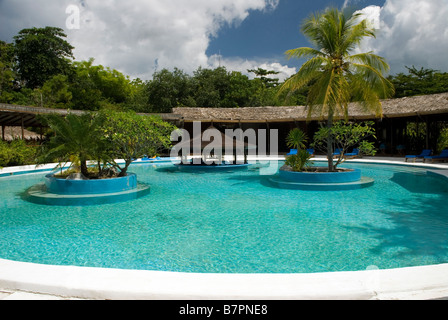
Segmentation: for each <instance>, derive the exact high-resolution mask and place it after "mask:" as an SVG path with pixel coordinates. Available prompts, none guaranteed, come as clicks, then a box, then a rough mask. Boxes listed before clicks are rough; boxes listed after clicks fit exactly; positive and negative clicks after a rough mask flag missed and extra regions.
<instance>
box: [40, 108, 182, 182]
mask: <svg viewBox="0 0 448 320" xmlns="http://www.w3.org/2000/svg"><path fill="white" fill-rule="evenodd" d="M44 119H46V121H47V123H48V125H49V127H50V129H51V131H52V132H53V136H52V137H51V138H50V139H49V141H48V142H47V143H46V144H44V146H43V148H42V150H41V153H40V156H39V158H38V162H39V163H40V164H44V163H51V162H59V165H60V166H61V167H63V164H64V163H67V162H72V167H73V168H74V169H75V170H76V171H77V172H80V173H82V175H83V176H84V177H85V178H94V179H96V178H100V179H101V178H104V177H105V175H104V174H103V173H104V171H105V169H106V168H110V167H112V168H114V169H116V171H118V172H119V173H118V176H119V177H124V176H126V175H127V170H128V168H129V166H130V165H131V164H132V162H133V161H134V160H135V159H138V158H141V157H143V156H146V155H151V156H156V155H158V153H159V152H161V151H162V150H163V149H167V148H169V147H170V146H171V141H170V136H171V132H172V131H174V130H175V129H176V128H175V127H174V126H173V125H171V124H169V123H167V122H164V121H162V119H160V118H158V117H145V116H139V115H137V114H136V113H133V112H115V111H101V112H100V113H97V114H89V113H86V114H83V115H81V116H78V115H73V114H70V115H68V116H66V117H61V116H60V115H49V116H45V117H44ZM116 159H123V160H124V161H125V164H124V166H122V165H120V164H119V163H118V162H117V161H116ZM89 161H95V163H97V169H98V173H97V174H91V173H90V172H89V170H88V162H89ZM109 177H110V176H109Z"/></svg>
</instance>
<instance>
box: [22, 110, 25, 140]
mask: <svg viewBox="0 0 448 320" xmlns="http://www.w3.org/2000/svg"><path fill="white" fill-rule="evenodd" d="M21 127H22V140H25V125H24V120H23V116H22V124H21Z"/></svg>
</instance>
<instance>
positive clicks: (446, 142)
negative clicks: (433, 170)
mask: <svg viewBox="0 0 448 320" xmlns="http://www.w3.org/2000/svg"><path fill="white" fill-rule="evenodd" d="M446 148H448V128H443V129H442V130H441V131H440V135H439V138H438V139H437V150H436V152H437V153H440V152H442V151H443V150H445V149H446Z"/></svg>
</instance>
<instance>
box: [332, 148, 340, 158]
mask: <svg viewBox="0 0 448 320" xmlns="http://www.w3.org/2000/svg"><path fill="white" fill-rule="evenodd" d="M341 152H342V149H336V150H335V151H334V153H333V157H339V156H340V155H341Z"/></svg>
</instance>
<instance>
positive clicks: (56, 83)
mask: <svg viewBox="0 0 448 320" xmlns="http://www.w3.org/2000/svg"><path fill="white" fill-rule="evenodd" d="M72 97H73V95H72V93H71V92H70V84H69V83H68V77H67V76H64V75H62V74H59V75H56V76H54V77H53V78H51V79H50V80H48V81H47V82H45V84H44V85H43V87H42V89H34V92H33V98H34V104H35V105H38V106H40V107H47V108H61V109H63V108H65V107H66V106H68V105H70V102H71V100H72Z"/></svg>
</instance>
